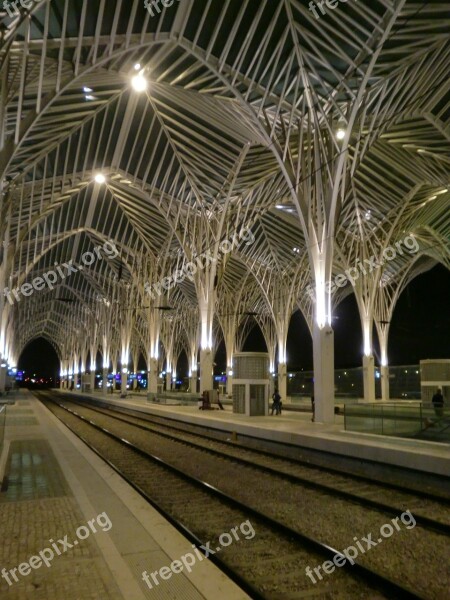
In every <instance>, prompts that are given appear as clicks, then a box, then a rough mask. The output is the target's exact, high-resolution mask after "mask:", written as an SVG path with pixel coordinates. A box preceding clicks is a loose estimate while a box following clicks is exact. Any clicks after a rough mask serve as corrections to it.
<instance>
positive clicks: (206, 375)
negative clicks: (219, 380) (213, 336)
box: [200, 348, 213, 393]
mask: <svg viewBox="0 0 450 600" xmlns="http://www.w3.org/2000/svg"><path fill="white" fill-rule="evenodd" d="M212 389H213V351H212V348H207V349H204V350H203V349H202V350H200V393H202V392H203V391H204V390H212Z"/></svg>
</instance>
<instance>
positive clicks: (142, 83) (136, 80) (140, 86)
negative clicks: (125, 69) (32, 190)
mask: <svg viewBox="0 0 450 600" xmlns="http://www.w3.org/2000/svg"><path fill="white" fill-rule="evenodd" d="M131 85H132V86H133V89H134V90H135V91H136V92H145V90H146V89H147V86H148V81H147V80H146V79H145V77H144V75H143V74H142V73H139V75H135V76H134V77H133V78H132V79H131Z"/></svg>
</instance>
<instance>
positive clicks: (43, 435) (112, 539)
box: [0, 391, 248, 600]
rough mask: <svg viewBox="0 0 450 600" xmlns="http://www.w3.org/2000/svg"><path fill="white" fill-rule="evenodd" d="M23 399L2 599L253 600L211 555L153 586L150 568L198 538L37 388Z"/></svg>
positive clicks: (10, 449) (13, 414)
mask: <svg viewBox="0 0 450 600" xmlns="http://www.w3.org/2000/svg"><path fill="white" fill-rule="evenodd" d="M16 399H17V402H16V404H15V406H9V407H8V408H7V420H6V432H5V444H4V448H3V452H2V453H1V456H0V481H1V482H3V483H2V487H1V492H0V531H1V538H2V542H1V545H0V571H1V569H5V570H4V571H2V573H3V577H2V578H0V598H2V599H3V598H5V599H6V598H8V600H28V599H29V600H85V599H92V600H94V599H95V600H97V599H98V600H122V599H124V600H145V599H149V598H158V599H172V600H174V599H176V600H183V599H186V600H201V599H207V600H209V599H211V600H216V599H219V600H244V599H246V598H248V596H247V595H246V594H244V593H243V592H242V591H241V590H240V589H239V588H237V587H236V586H235V585H234V584H233V583H232V582H231V581H230V580H228V579H227V577H225V575H223V573H222V572H221V571H219V570H218V569H217V568H216V567H215V566H214V565H213V564H212V563H210V562H208V561H206V560H204V561H202V562H198V563H196V565H195V567H194V568H193V569H192V572H191V573H190V574H188V575H186V572H182V573H178V574H173V576H171V578H170V579H168V580H166V581H163V580H161V582H160V585H159V586H158V587H156V586H154V587H153V589H152V590H150V589H149V587H148V586H147V585H146V584H145V583H144V582H143V581H142V572H143V571H144V570H146V571H148V573H151V572H154V571H156V570H159V569H160V568H161V567H164V566H169V565H170V564H171V563H172V561H174V560H176V559H179V558H180V557H181V556H183V555H184V554H186V553H188V552H189V551H191V550H192V546H191V543H190V542H189V541H187V540H186V539H185V538H184V537H183V536H182V535H181V534H179V533H178V532H177V531H176V530H175V529H174V528H173V527H172V526H171V525H169V524H168V523H167V522H166V521H165V519H164V518H162V517H161V516H160V515H159V513H158V512H157V511H156V510H154V509H153V508H152V507H150V506H149V505H148V504H147V503H146V502H145V500H144V499H143V498H141V496H139V495H138V494H137V492H135V491H134V490H133V489H132V488H131V487H130V486H129V485H128V484H127V483H125V482H124V481H123V480H122V479H121V478H120V477H119V475H117V474H116V473H115V471H113V470H112V469H111V468H110V467H108V466H107V465H106V463H104V462H103V461H102V460H101V459H100V458H99V457H98V456H97V455H96V454H94V453H93V452H91V451H90V450H89V449H88V448H87V447H86V446H85V444H83V442H81V441H80V440H79V439H78V438H77V437H76V436H75V435H73V434H72V433H71V432H70V431H69V430H67V428H66V427H64V425H62V424H61V423H60V422H59V421H58V420H57V419H56V417H54V416H53V415H52V414H51V413H50V412H49V411H48V410H47V409H46V408H45V407H44V406H43V405H42V404H41V403H40V402H38V401H37V400H36V399H35V398H34V396H32V394H30V393H29V392H27V391H21V392H20V393H19V395H18V396H17V397H16ZM65 536H67V537H66V540H65V542H67V543H68V544H70V545H71V546H72V547H70V546H68V545H66V544H65V542H64V539H65ZM55 546H56V548H55ZM57 549H58V550H57ZM58 551H59V552H60V554H58ZM41 552H42V553H43V556H44V557H46V558H47V562H48V565H49V566H46V564H45V561H43V556H42V555H40V553H41ZM52 555H53V556H52ZM31 557H35V558H31ZM26 563H30V564H26ZM30 565H31V566H30ZM10 584H11V585H10Z"/></svg>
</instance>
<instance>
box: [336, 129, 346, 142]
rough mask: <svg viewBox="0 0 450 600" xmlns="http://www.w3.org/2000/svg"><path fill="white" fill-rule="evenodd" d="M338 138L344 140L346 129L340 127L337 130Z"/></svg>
mask: <svg viewBox="0 0 450 600" xmlns="http://www.w3.org/2000/svg"><path fill="white" fill-rule="evenodd" d="M336 138H337V139H338V140H343V139H344V138H345V129H338V130H337V131H336Z"/></svg>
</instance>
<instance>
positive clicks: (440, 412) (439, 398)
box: [431, 388, 444, 418]
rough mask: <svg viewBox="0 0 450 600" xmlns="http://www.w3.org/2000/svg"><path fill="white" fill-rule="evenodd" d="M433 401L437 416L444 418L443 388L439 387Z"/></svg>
mask: <svg viewBox="0 0 450 600" xmlns="http://www.w3.org/2000/svg"><path fill="white" fill-rule="evenodd" d="M431 402H432V403H433V406H434V412H435V413H436V416H437V417H439V418H442V417H443V416H444V396H443V395H442V390H441V388H438V389H437V392H436V393H435V394H434V396H433V398H432V400H431Z"/></svg>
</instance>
